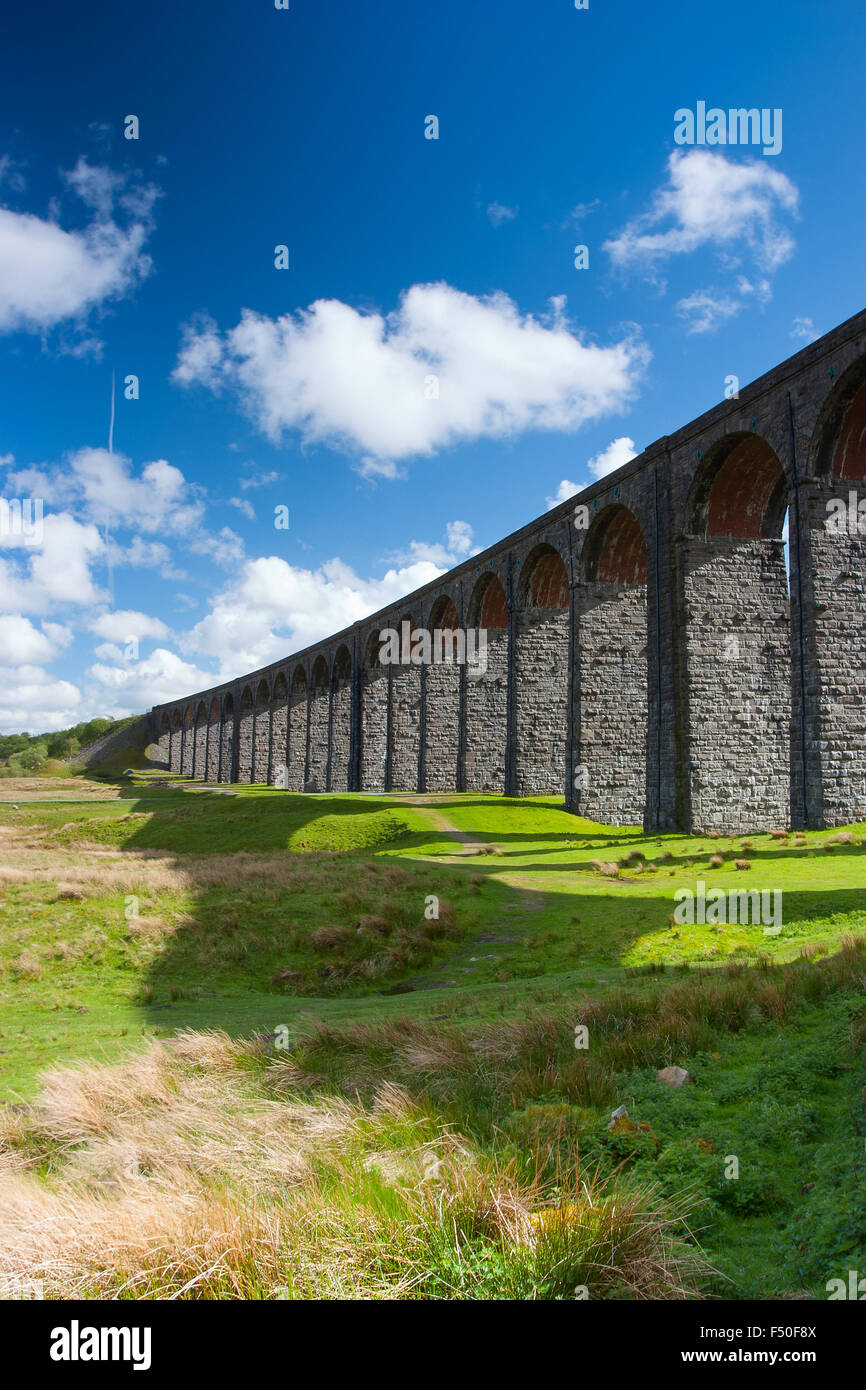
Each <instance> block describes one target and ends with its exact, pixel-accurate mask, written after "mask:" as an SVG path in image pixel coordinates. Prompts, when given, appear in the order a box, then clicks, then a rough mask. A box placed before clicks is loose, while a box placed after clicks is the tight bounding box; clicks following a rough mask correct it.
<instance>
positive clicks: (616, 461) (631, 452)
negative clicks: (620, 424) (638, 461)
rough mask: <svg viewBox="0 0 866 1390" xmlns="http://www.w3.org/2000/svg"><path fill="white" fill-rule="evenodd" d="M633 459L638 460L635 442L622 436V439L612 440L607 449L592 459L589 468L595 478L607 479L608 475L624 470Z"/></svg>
mask: <svg viewBox="0 0 866 1390" xmlns="http://www.w3.org/2000/svg"><path fill="white" fill-rule="evenodd" d="M633 458H637V449H636V448H635V447H634V440H633V439H629V438H628V437H627V436H626V435H622V436H621V438H619V439H614V440H612V441H611V443H610V444H608V446H607V448H606V449H602V450H601V451H600V453H597V454H596V455H595V456H594V457H593V458H591V459H590V460H589V464H588V467H589V471H590V473H591V474H592V476H593V477H594V478H605V477H606V476H607V474H608V473H613V472H615V470H616V469H617V468H622V466H623V464H624V463H629V462H630V461H631V460H632V459H633Z"/></svg>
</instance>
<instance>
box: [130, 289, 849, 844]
mask: <svg viewBox="0 0 866 1390" xmlns="http://www.w3.org/2000/svg"><path fill="white" fill-rule="evenodd" d="M843 512H844V524H842V520H843V519H842V513H843ZM786 519H787V523H788V524H787V530H784V527H785V523H786ZM834 521H835V524H833V523H834ZM785 538H787V555H788V566H789V569H790V574H788V572H787V570H786V547H785ZM404 619H408V621H409V622H410V624H411V630H412V631H413V632H414V631H417V630H419V629H424V630H426V631H428V632H429V633H430V634H431V635H432V634H434V633H435V632H436V631H437V630H438V631H440V632H443V631H446V632H447V631H453V630H454V629H456V628H458V627H460V628H462V630H463V631H466V629H473V630H475V631H477V630H479V629H483V630H484V632H485V634H486V664H485V665H484V666H483V667H482V668H475V669H472V668H469V667H467V666H465V665H460V664H456V663H455V662H452V661H443V662H439V663H433V664H430V663H429V662H424V663H422V664H420V665H419V664H415V663H413V662H411V661H410V662H403V663H402V664H382V662H381V660H380V646H381V640H382V639H381V634H382V632H383V631H384V630H385V629H387V628H391V629H395V630H397V631H399V630H400V624H401V622H402V621H403V620H404ZM151 718H152V727H153V735H154V738H155V739H158V741H159V744H160V750H161V756H162V758H163V759H164V761H165V763H166V765H167V766H169V767H170V768H171V770H172V772H173V773H176V774H181V775H183V776H184V777H190V778H191V777H195V778H205V777H206V778H207V779H208V780H210V781H217V780H219V781H223V782H231V781H252V780H255V781H259V782H265V781H270V782H271V783H279V782H280V779H281V776H282V769H283V768H285V769H286V770H287V783H288V787H289V789H290V790H292V791H304V790H306V791H312V792H329V791H330V792H338V791H359V790H360V791H367V792H372V793H382V792H388V791H415V790H428V791H450V790H466V791H490V792H503V793H508V794H511V795H517V796H526V795H539V794H547V795H549V794H555V795H562V796H564V798H565V803H566V805H567V806H568V807H570V808H571V809H572V810H574V811H575V812H577V813H579V814H581V815H584V816H587V817H590V818H592V819H595V820H598V821H600V822H608V823H616V824H643V825H644V826H645V827H646V828H647V829H648V830H656V829H658V830H670V829H691V828H693V829H695V830H709V829H719V830H731V831H738V832H739V831H748V830H759V829H765V828H770V827H772V826H774V825H777V824H778V825H785V824H787V825H795V826H821V825H839V824H844V823H847V822H850V821H857V820H864V819H866V311H864V313H861V314H858V315H857V316H855V317H854V318H853V319H850V320H849V321H848V322H847V323H845V324H842V325H841V326H840V327H839V328H836V329H834V330H833V331H832V332H831V333H828V334H827V335H826V336H825V337H824V338H822V339H820V340H819V341H818V342H815V343H813V344H810V345H809V346H808V347H807V348H804V349H803V350H802V351H801V352H799V353H797V354H796V356H794V357H792V358H789V359H788V360H787V361H786V362H783V363H781V364H780V365H779V366H778V367H776V368H774V369H773V370H772V371H771V372H768V373H767V374H766V375H765V376H763V377H761V378H759V380H758V381H756V382H753V383H752V384H751V385H750V386H747V387H745V388H742V389H741V390H740V392H739V395H738V396H737V397H735V398H733V399H731V400H723V401H721V402H719V403H718V404H717V405H716V406H714V407H713V408H712V409H710V410H709V411H707V412H706V413H705V414H704V415H702V416H700V417H699V418H698V419H696V420H695V421H693V422H691V423H690V424H688V425H685V426H683V427H682V428H681V429H679V430H677V431H676V432H675V433H673V434H671V435H669V436H666V437H665V438H663V439H660V440H657V441H655V443H653V444H652V445H650V446H649V447H648V448H647V449H646V450H645V451H644V452H643V453H642V454H641V455H639V457H638V458H636V459H633V460H632V461H631V462H630V463H628V464H626V465H625V466H624V467H623V468H620V469H618V470H617V472H616V473H613V474H611V475H609V476H608V477H605V478H602V479H600V480H599V481H598V482H597V483H595V484H593V486H592V487H591V488H587V489H585V490H584V491H583V492H581V493H580V494H578V495H577V496H575V497H574V498H572V499H570V500H569V501H567V502H564V503H562V504H560V505H559V506H558V507H556V508H554V509H552V510H551V511H549V512H547V513H545V515H544V516H541V517H539V518H538V519H537V520H535V521H533V522H531V523H530V524H529V525H527V526H524V527H523V528H522V529H521V530H520V531H517V532H515V533H514V534H513V535H511V536H508V537H506V538H505V539H504V540H502V541H500V542H499V543H498V544H496V545H493V546H491V547H490V548H489V549H488V550H487V551H485V552H484V553H483V554H481V555H476V556H473V557H472V559H470V560H468V561H466V562H465V563H464V564H462V565H460V566H458V567H456V568H455V569H454V570H452V571H450V572H449V573H448V574H446V575H443V576H441V577H440V578H439V579H438V580H435V581H433V583H432V584H428V585H426V586H425V587H424V588H423V589H421V590H419V591H418V592H417V593H415V594H411V595H408V596H407V597H406V598H405V599H404V600H401V602H400V603H398V604H395V605H394V606H393V608H389V609H386V610H382V611H381V612H380V613H377V614H374V615H372V616H371V617H370V618H367V619H364V620H363V621H361V622H359V623H356V624H354V626H353V627H352V628H350V629H347V630H346V631H344V632H342V633H337V634H335V636H334V637H332V638H329V639H327V640H325V641H323V642H320V643H318V644H316V645H314V646H313V647H311V648H308V649H307V650H306V651H303V652H300V653H298V654H297V655H296V656H293V657H289V658H287V659H286V660H285V661H280V662H276V663H274V664H273V665H272V666H270V667H268V668H266V669H264V670H261V671H256V672H253V673H251V674H250V675H249V676H245V677H243V678H240V679H237V680H233V681H229V682H226V683H224V684H223V685H220V686H217V687H215V688H214V689H212V690H207V691H201V692H198V693H197V694H195V695H191V696H189V697H188V698H185V699H179V700H174V701H169V702H168V703H166V704H163V705H158V706H155V707H154V709H153V711H152V716H151Z"/></svg>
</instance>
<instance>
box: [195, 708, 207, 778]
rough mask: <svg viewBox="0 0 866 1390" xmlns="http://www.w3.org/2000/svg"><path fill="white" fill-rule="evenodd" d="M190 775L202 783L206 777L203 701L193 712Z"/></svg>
mask: <svg viewBox="0 0 866 1390" xmlns="http://www.w3.org/2000/svg"><path fill="white" fill-rule="evenodd" d="M192 775H193V777H200V778H201V779H202V781H204V779H205V778H206V777H207V705H206V704H205V702H204V700H199V702H198V704H197V705H196V711H195V735H194V740H193V750H192Z"/></svg>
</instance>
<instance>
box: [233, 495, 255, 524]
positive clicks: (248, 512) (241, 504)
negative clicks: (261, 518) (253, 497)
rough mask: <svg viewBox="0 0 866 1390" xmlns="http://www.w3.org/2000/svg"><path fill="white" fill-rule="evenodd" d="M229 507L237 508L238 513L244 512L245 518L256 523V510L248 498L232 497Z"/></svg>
mask: <svg viewBox="0 0 866 1390" xmlns="http://www.w3.org/2000/svg"><path fill="white" fill-rule="evenodd" d="M229 506H230V507H237V509H238V511H239V512H242V513H243V515H244V516H246V517H249V519H250V521H255V519H256V512H255V508H254V506H253V504H252V502H249V501H248V500H247V498H246V497H230V498H229Z"/></svg>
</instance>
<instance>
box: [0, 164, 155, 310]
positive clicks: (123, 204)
mask: <svg viewBox="0 0 866 1390" xmlns="http://www.w3.org/2000/svg"><path fill="white" fill-rule="evenodd" d="M65 177H66V182H67V184H68V186H69V187H70V188H71V189H72V190H73V192H74V193H76V194H77V195H78V197H80V198H81V199H82V200H83V201H84V202H85V204H86V205H87V206H88V207H90V208H91V209H92V210H93V218H92V220H91V222H90V223H89V224H88V225H87V226H86V227H84V228H83V229H82V230H78V231H64V229H63V228H62V227H61V226H60V225H59V223H58V222H57V221H55V220H53V219H49V220H43V219H42V218H39V217H37V216H36V215H35V214H33V213H30V212H13V211H12V210H11V209H9V208H0V332H4V333H12V332H16V331H19V330H22V331H24V332H43V331H45V330H47V329H50V328H53V327H54V326H55V325H56V324H58V323H60V322H61V321H62V320H64V319H67V320H68V319H82V318H83V317H84V316H85V315H86V314H87V313H88V312H89V311H90V310H91V309H93V308H94V307H96V306H97V305H101V304H103V303H105V302H106V301H108V300H111V299H117V298H120V297H122V296H124V295H126V294H128V293H129V292H130V291H131V290H132V288H133V287H134V286H135V285H136V284H137V283H138V282H139V281H140V280H141V279H143V278H144V277H145V276H146V275H147V274H148V273H149V271H150V268H151V262H150V258H149V257H148V256H146V255H144V253H143V250H142V248H143V246H144V243H145V241H146V240H147V236H148V234H149V232H150V230H151V225H152V223H151V209H152V206H153V202H154V200H155V197H156V190H154V189H152V188H147V189H139V190H137V191H136V190H135V189H133V188H130V189H128V190H127V191H126V192H125V193H124V192H122V190H123V189H124V186H125V180H124V176H122V175H118V174H114V173H112V171H111V170H109V169H106V168H101V167H94V166H91V165H89V164H87V162H86V160H84V159H79V161H78V163H77V165H76V166H75V168H74V169H73V170H72V171H71V172H70V173H69V174H67V175H66V176H65ZM116 203H117V204H119V206H120V209H121V211H122V213H123V214H124V215H123V216H122V217H121V220H120V222H118V221H117V220H116V219H115V215H114V210H115V204H116ZM122 224H125V225H122Z"/></svg>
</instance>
